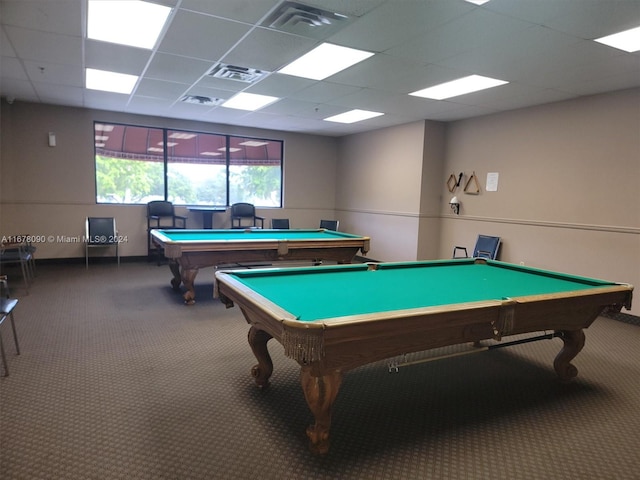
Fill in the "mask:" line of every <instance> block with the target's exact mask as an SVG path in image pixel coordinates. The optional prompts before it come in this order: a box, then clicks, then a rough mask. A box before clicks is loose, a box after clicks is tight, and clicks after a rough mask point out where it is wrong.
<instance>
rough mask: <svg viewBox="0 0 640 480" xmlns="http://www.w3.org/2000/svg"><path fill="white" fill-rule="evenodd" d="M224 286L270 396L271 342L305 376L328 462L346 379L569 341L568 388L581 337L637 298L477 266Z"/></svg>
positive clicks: (420, 265)
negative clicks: (430, 356)
mask: <svg viewBox="0 0 640 480" xmlns="http://www.w3.org/2000/svg"><path fill="white" fill-rule="evenodd" d="M216 278H217V282H216V285H217V288H218V290H219V296H220V299H221V300H222V301H223V302H225V303H226V305H227V306H228V307H230V306H233V304H234V303H235V304H237V305H238V306H239V307H240V308H241V311H242V313H243V315H244V317H245V319H246V321H247V322H248V323H249V324H250V325H251V327H250V329H249V343H250V346H251V348H252V350H253V353H254V354H255V356H256V358H257V359H258V364H257V365H256V366H255V367H253V370H252V374H253V376H254V378H255V381H256V383H257V385H258V386H259V387H266V386H267V385H268V383H269V378H270V376H271V374H272V372H273V363H272V361H271V357H270V355H269V352H268V349H267V342H268V341H269V340H270V339H271V338H275V339H276V340H277V341H278V342H280V343H281V344H282V345H283V346H284V349H285V354H286V355H287V356H289V357H290V358H293V359H294V360H296V361H297V362H298V363H299V364H300V365H301V367H302V368H301V383H302V389H303V392H304V395H305V398H306V400H307V403H308V405H309V408H310V410H311V411H312V413H313V415H314V417H315V424H314V425H311V426H309V427H308V428H307V435H308V437H309V439H310V446H311V449H312V451H314V452H316V453H326V452H327V451H328V448H329V427H330V424H331V407H332V405H333V403H334V400H335V398H336V395H337V394H338V390H339V388H340V384H341V382H342V377H343V373H344V372H346V371H348V370H350V369H353V368H355V367H358V366H361V365H364V364H367V363H371V362H375V361H378V360H383V359H387V358H391V357H393V356H398V355H402V354H406V353H412V352H418V351H422V350H428V349H432V348H437V347H443V346H448V345H457V344H463V343H466V342H470V343H471V344H472V345H474V346H476V347H477V349H478V350H482V348H481V346H480V343H479V342H481V341H483V340H491V342H489V343H490V344H491V345H492V346H495V345H501V344H509V343H510V342H508V341H507V342H502V339H503V337H508V336H510V335H516V334H528V333H532V332H542V331H550V332H553V334H552V335H553V336H559V337H560V338H561V339H562V341H563V347H562V349H561V351H560V353H559V354H558V355H557V357H556V358H555V360H554V368H555V371H556V373H557V375H558V376H559V377H560V378H561V379H562V380H569V379H571V378H573V377H575V376H576V375H577V369H576V367H575V366H573V365H572V364H571V363H570V362H571V360H572V359H573V358H574V357H575V356H576V355H577V354H578V353H579V352H580V350H581V349H582V347H583V346H584V340H585V336H584V333H583V329H584V328H587V327H589V325H591V323H592V322H593V321H594V320H595V319H596V318H597V317H598V315H600V314H601V313H602V312H603V310H605V309H613V310H617V311H619V310H620V309H621V308H622V307H623V306H624V307H626V308H627V309H630V308H631V296H632V290H633V287H632V286H631V285H628V284H618V283H613V282H606V281H602V280H596V279H590V278H584V277H577V276H573V275H567V274H562V273H557V272H551V271H546V270H539V269H534V268H528V267H524V266H519V265H511V264H507V263H503V262H497V261H491V260H480V259H461V260H446V261H431V262H405V263H388V264H352V265H337V266H324V267H319V268H293V269H272V270H266V269H263V270H250V271H239V270H237V271H230V272H217V273H216ZM542 337H544V335H540V338H542ZM545 338H547V337H545ZM495 341H498V343H496V342H495ZM485 343H487V342H485ZM471 350H474V349H473V348H472V349H471Z"/></svg>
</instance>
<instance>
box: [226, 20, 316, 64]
mask: <svg viewBox="0 0 640 480" xmlns="http://www.w3.org/2000/svg"><path fill="white" fill-rule="evenodd" d="M315 45H316V44H315V42H313V41H312V40H309V39H306V38H301V37H296V36H294V35H289V34H286V33H281V32H276V31H273V30H267V29H265V28H256V29H254V30H253V31H252V32H251V33H250V34H249V35H247V36H246V37H245V38H243V39H242V41H241V42H240V43H239V44H238V45H237V46H236V47H235V48H234V49H233V50H231V51H230V52H229V53H228V54H227V55H225V56H224V57H222V59H221V60H222V62H223V63H227V64H231V65H238V66H241V67H251V68H257V69H260V70H266V71H268V72H274V71H276V70H278V69H280V68H282V67H284V66H285V65H287V64H289V63H291V62H292V61H293V60H295V59H296V58H298V57H300V56H302V55H304V54H305V53H307V52H308V51H309V50H311V49H312V48H313V47H314V46H315Z"/></svg>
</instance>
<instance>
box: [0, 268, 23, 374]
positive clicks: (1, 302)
mask: <svg viewBox="0 0 640 480" xmlns="http://www.w3.org/2000/svg"><path fill="white" fill-rule="evenodd" d="M10 297H11V296H10V294H9V285H8V283H7V276H6V275H2V276H0V327H2V324H3V323H4V321H5V319H6V318H7V317H9V320H10V321H11V329H12V330H13V341H14V343H15V344H16V355H20V345H19V344H18V333H17V332H16V322H15V319H14V318H13V310H14V309H15V308H16V305H18V299H17V298H10ZM0 356H2V365H3V367H4V376H5V377H8V376H9V367H8V366H7V355H6V352H5V350H4V343H3V341H2V329H1V328H0Z"/></svg>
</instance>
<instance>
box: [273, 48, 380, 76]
mask: <svg viewBox="0 0 640 480" xmlns="http://www.w3.org/2000/svg"><path fill="white" fill-rule="evenodd" d="M371 56H373V53H372V52H365V51H364V50H357V49H355V48H348V47H341V46H339V45H333V44H331V43H323V44H322V45H319V46H317V47H316V48H314V49H313V50H311V51H310V52H309V53H307V54H305V55H303V56H302V57H300V58H298V59H297V60H294V61H293V62H291V63H290V64H289V65H287V66H286V67H284V68H282V69H280V70H279V73H284V74H286V75H294V76H296V77H302V78H309V79H311V80H323V79H325V78H327V77H330V76H331V75H334V74H335V73H338V72H340V71H342V70H344V69H346V68H349V67H351V66H352V65H355V64H356V63H359V62H361V61H363V60H366V59H367V58H369V57H371Z"/></svg>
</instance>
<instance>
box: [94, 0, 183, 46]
mask: <svg viewBox="0 0 640 480" xmlns="http://www.w3.org/2000/svg"><path fill="white" fill-rule="evenodd" d="M170 13H171V8H169V7H165V6H163V5H158V4H155V3H149V2H143V1H140V0H89V3H88V11H87V37H88V38H90V39H93V40H100V41H103V42H110V43H118V44H121V45H128V46H130V47H139V48H146V49H152V48H153V47H154V45H155V44H156V42H157V41H158V37H159V36H160V33H161V32H162V29H163V28H164V24H165V23H166V21H167V18H169V14H170ZM140 19H144V21H140Z"/></svg>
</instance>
